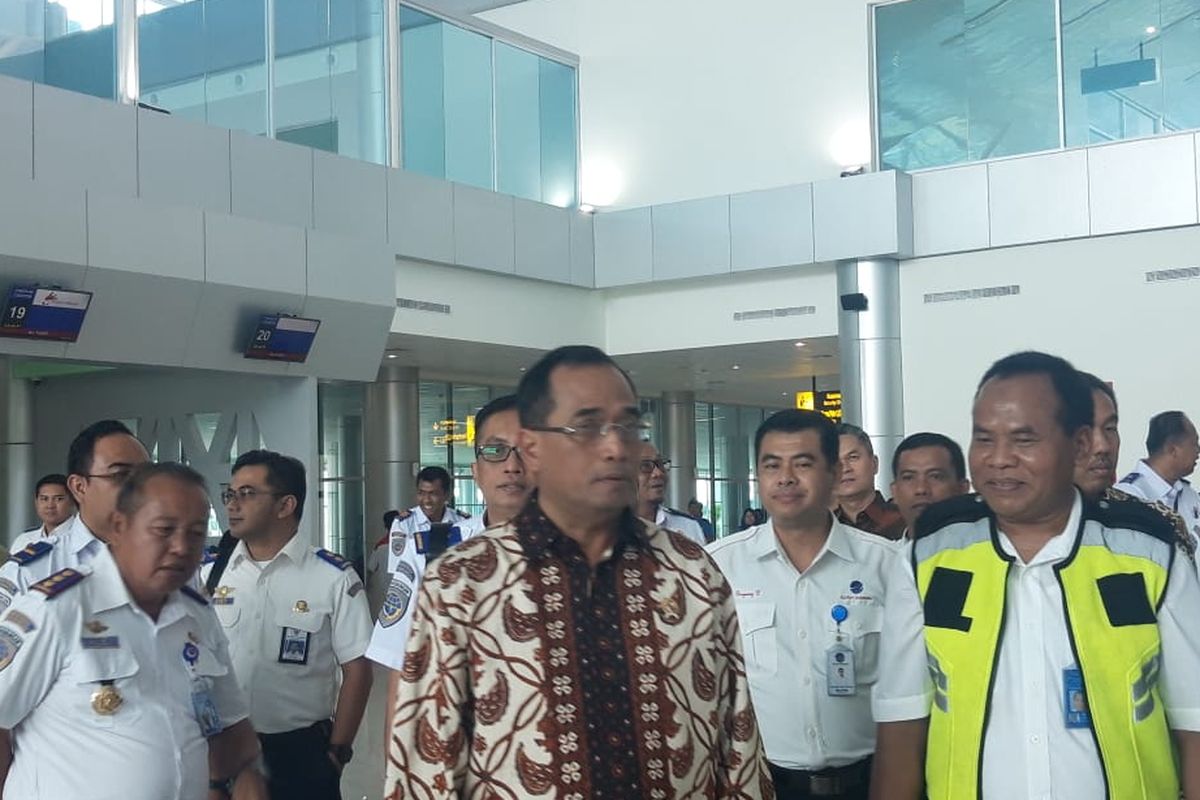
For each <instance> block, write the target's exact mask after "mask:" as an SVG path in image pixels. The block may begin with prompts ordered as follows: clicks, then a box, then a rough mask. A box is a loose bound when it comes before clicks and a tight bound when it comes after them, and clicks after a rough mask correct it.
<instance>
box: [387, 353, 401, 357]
mask: <svg viewBox="0 0 1200 800" xmlns="http://www.w3.org/2000/svg"><path fill="white" fill-rule="evenodd" d="M387 357H388V358H399V357H400V356H398V355H396V354H395V353H388V354H387Z"/></svg>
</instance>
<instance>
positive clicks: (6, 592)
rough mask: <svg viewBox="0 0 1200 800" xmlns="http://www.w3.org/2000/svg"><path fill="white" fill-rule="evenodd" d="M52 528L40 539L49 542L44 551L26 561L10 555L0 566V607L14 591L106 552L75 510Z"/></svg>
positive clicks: (81, 564) (84, 565)
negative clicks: (51, 532) (10, 557)
mask: <svg viewBox="0 0 1200 800" xmlns="http://www.w3.org/2000/svg"><path fill="white" fill-rule="evenodd" d="M55 530H56V533H55V534H54V535H53V536H50V537H48V538H46V539H41V540H39V542H45V543H46V544H48V545H50V546H51V549H50V550H48V551H47V552H46V553H44V554H42V555H38V556H36V557H34V558H33V560H31V561H29V562H28V563H26V564H22V563H20V562H19V561H17V560H16V559H11V560H9V561H7V562H5V563H4V564H3V565H2V566H0V610H2V609H4V608H5V607H7V606H8V604H9V603H10V602H11V600H12V597H13V596H14V595H18V594H24V593H25V592H26V591H27V590H28V589H29V587H30V586H31V585H32V584H35V583H37V582H38V581H40V580H44V579H46V578H48V577H50V576H51V575H53V574H54V573H56V572H58V571H59V570H62V569H66V568H68V567H70V568H72V569H78V568H82V567H86V566H87V565H88V564H90V563H91V561H92V559H94V558H95V557H96V556H97V555H98V554H99V553H101V552H105V548H104V542H102V541H100V540H99V539H97V538H96V537H95V535H93V534H92V532H91V530H89V529H88V526H87V525H86V524H85V523H84V521H83V519H81V518H80V516H79V515H78V514H76V515H75V516H73V517H71V518H70V519H69V520H67V521H66V522H64V523H63V524H62V525H61V526H59V527H58V528H56V529H55ZM39 542H34V544H38V543H39ZM13 555H14V556H15V555H17V551H15V550H14V551H13Z"/></svg>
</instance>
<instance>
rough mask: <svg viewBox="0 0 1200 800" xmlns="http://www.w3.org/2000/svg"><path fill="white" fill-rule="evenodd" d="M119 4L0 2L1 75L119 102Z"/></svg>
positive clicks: (92, 0)
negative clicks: (117, 6)
mask: <svg viewBox="0 0 1200 800" xmlns="http://www.w3.org/2000/svg"><path fill="white" fill-rule="evenodd" d="M114 16H115V10H114V0H58V2H53V0H45V1H43V0H0V74H3V75H9V76H12V77H14V78H20V79H22V80H27V81H34V82H37V83H45V84H49V85H50V86H58V87H60V88H63V89H70V90H71V91H74V92H83V93H84V94H90V95H95V96H96V97H107V98H113V97H116V75H117V66H116V65H117V61H116V33H115V26H114V24H113V21H114Z"/></svg>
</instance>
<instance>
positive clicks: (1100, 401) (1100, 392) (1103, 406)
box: [1075, 370, 1121, 500]
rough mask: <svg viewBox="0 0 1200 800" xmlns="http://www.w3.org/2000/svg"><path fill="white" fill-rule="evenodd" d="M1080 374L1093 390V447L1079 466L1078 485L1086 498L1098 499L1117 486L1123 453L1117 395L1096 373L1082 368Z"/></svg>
mask: <svg viewBox="0 0 1200 800" xmlns="http://www.w3.org/2000/svg"><path fill="white" fill-rule="evenodd" d="M1079 375H1080V377H1082V378H1083V380H1084V381H1086V382H1087V385H1088V387H1089V388H1090V389H1091V391H1092V450H1091V456H1090V457H1089V458H1088V460H1087V461H1086V462H1084V463H1083V464H1081V465H1079V466H1078V467H1076V469H1075V485H1076V486H1078V487H1079V491H1081V492H1083V496H1084V497H1086V498H1088V499H1090V500H1098V499H1100V496H1101V495H1103V494H1104V491H1105V490H1106V489H1108V488H1109V487H1110V486H1112V485H1113V482H1114V480H1115V479H1116V473H1115V470H1116V468H1117V459H1118V458H1119V457H1120V454H1121V432H1120V431H1119V430H1118V428H1117V423H1118V422H1119V420H1118V418H1117V395H1116V393H1115V392H1114V391H1113V388H1112V387H1111V386H1109V385H1108V384H1107V383H1105V382H1104V381H1102V380H1100V379H1099V378H1097V377H1096V376H1095V375H1093V374H1092V373H1090V372H1083V371H1082V370H1081V371H1080V373H1079Z"/></svg>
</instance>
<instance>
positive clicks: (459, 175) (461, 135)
mask: <svg viewBox="0 0 1200 800" xmlns="http://www.w3.org/2000/svg"><path fill="white" fill-rule="evenodd" d="M400 31H401V33H400V56H401V76H402V85H401V97H402V104H401V108H402V111H401V119H402V128H403V130H402V152H403V162H404V168H405V169H409V170H413V171H415V172H422V173H424V174H426V175H432V176H434V177H438V178H446V179H447V180H452V181H457V182H459V183H466V184H470V185H472V186H478V187H481V188H484V189H492V190H495V191H498V192H503V193H505V194H512V195H516V196H518V197H524V198H527V199H530V200H537V201H540V202H543V203H550V204H553V205H557V206H563V207H568V206H573V205H575V202H576V191H575V184H576V138H577V137H576V124H575V69H574V68H573V67H571V66H569V65H566V64H563V63H560V62H558V61H554V60H552V59H549V58H545V57H544V56H541V55H538V54H536V53H531V52H529V51H527V50H523V49H520V48H518V47H514V46H513V45H510V44H506V43H504V42H500V41H497V40H495V39H493V38H491V37H489V36H485V35H484V34H481V33H477V32H475V31H470V30H466V29H465V28H461V27H459V26H457V25H454V24H452V23H450V22H446V21H444V20H442V19H439V18H437V17H434V16H430V15H429V14H426V13H423V12H421V11H417V10H416V9H412V8H408V7H406V6H403V5H402V6H401V7H400Z"/></svg>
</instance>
